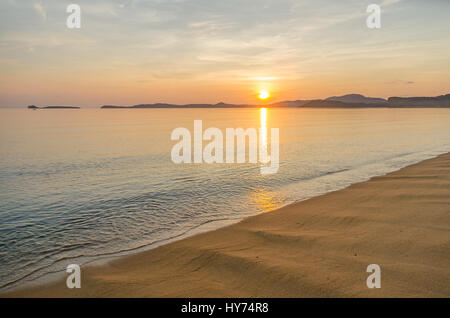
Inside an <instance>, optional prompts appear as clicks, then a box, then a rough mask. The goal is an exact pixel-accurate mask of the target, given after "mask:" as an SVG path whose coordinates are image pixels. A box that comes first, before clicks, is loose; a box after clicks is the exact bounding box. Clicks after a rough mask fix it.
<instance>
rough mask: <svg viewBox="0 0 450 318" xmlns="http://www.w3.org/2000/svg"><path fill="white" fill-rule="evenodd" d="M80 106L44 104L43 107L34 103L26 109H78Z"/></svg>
mask: <svg viewBox="0 0 450 318" xmlns="http://www.w3.org/2000/svg"><path fill="white" fill-rule="evenodd" d="M80 108H81V107H78V106H45V107H38V106H36V105H30V106H28V109H80Z"/></svg>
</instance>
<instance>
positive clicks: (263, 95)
mask: <svg viewBox="0 0 450 318" xmlns="http://www.w3.org/2000/svg"><path fill="white" fill-rule="evenodd" d="M269 97H270V94H269V92H268V91H266V90H261V91H260V92H259V96H258V98H259V99H268V98H269Z"/></svg>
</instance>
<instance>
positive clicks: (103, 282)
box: [1, 153, 450, 297]
mask: <svg viewBox="0 0 450 318" xmlns="http://www.w3.org/2000/svg"><path fill="white" fill-rule="evenodd" d="M442 161H444V162H447V163H448V164H447V166H446V167H447V169H444V170H445V171H444V172H445V173H444V174H443V175H442V176H436V177H441V178H442V179H443V182H444V183H445V184H449V185H450V153H446V154H442V155H439V156H437V157H435V158H431V159H426V160H424V161H421V162H419V163H416V164H413V165H410V166H406V167H404V168H401V169H400V170H397V171H394V172H391V173H388V174H386V175H383V176H378V177H372V178H371V179H370V180H368V181H363V182H360V183H355V184H352V185H350V186H349V187H347V188H344V189H341V190H336V191H333V192H328V193H326V194H323V195H320V196H316V197H312V198H309V199H306V200H304V201H300V202H295V203H291V204H288V205H286V206H284V207H282V208H279V209H276V210H274V211H271V212H268V213H265V214H260V215H255V216H250V217H247V218H245V219H243V220H242V221H240V222H238V223H233V224H232V225H228V226H225V227H221V228H219V229H216V230H211V231H207V232H202V233H200V234H194V235H193V236H188V237H187V238H183V239H181V240H175V241H174V242H169V243H163V245H161V246H158V247H156V248H152V249H149V250H147V251H142V252H137V253H133V254H129V255H125V256H117V257H118V258H116V257H114V258H113V259H112V260H110V261H106V263H105V264H103V265H87V266H86V267H85V268H82V286H83V285H84V284H83V283H86V285H84V286H86V287H84V288H81V289H79V290H69V289H67V288H66V286H65V277H64V278H62V277H61V279H57V280H56V281H53V282H48V283H47V284H44V285H42V284H39V286H33V287H30V286H29V285H28V284H26V286H17V287H13V288H12V289H11V290H7V291H5V292H2V295H1V296H6V297H96V296H100V297H116V296H118V297H120V296H122V297H147V296H150V297H166V296H170V297H240V296H244V297H303V296H305V297H310V296H312V297H323V296H325V297H328V296H334V297H336V296H337V297H340V296H341V294H340V293H339V292H338V293H336V294H334V293H333V292H331V291H330V290H328V291H327V288H326V287H325V286H323V287H320V288H319V290H322V289H323V291H322V292H319V294H316V292H317V290H315V289H314V288H313V290H315V292H312V291H309V292H305V291H303V292H301V293H298V291H297V292H290V293H285V292H286V290H284V291H281V290H278V291H276V290H277V286H276V284H273V285H272V286H273V288H270V289H273V290H272V291H270V290H268V289H266V290H265V289H261V290H259V289H258V290H257V291H255V290H253V289H252V288H250V289H252V292H247V293H244V294H241V293H237V294H235V293H230V291H232V290H234V289H235V287H234V288H232V289H230V290H229V289H227V288H225V287H227V286H226V285H228V283H227V281H228V279H225V278H221V275H217V274H218V273H216V271H217V270H214V269H213V268H211V264H208V263H213V264H215V265H217V267H218V268H219V269H221V271H225V272H224V274H226V275H225V276H226V277H228V276H231V278H235V277H234V276H241V274H240V267H243V268H244V269H245V270H247V268H248V269H250V268H253V267H254V268H253V269H254V270H261V267H262V269H265V267H266V266H264V265H267V264H264V258H267V260H268V261H269V263H270V264H271V266H275V268H276V267H277V266H276V265H274V264H272V263H275V264H276V263H278V261H276V260H275V259H274V258H273V255H271V256H272V257H269V255H266V257H261V258H259V256H255V258H256V260H257V261H255V259H253V258H249V257H248V256H245V255H239V257H237V258H236V255H234V254H236V253H237V254H240V253H239V252H238V250H239V249H238V250H235V248H232V246H240V245H242V247H244V246H245V250H248V251H249V253H250V254H254V251H252V249H256V250H259V249H260V248H261V246H259V244H255V245H252V246H251V247H250V246H248V244H249V242H248V241H246V240H242V239H244V238H246V237H247V236H249V233H248V227H249V226H250V228H251V229H252V231H251V232H252V233H253V234H252V235H250V236H254V235H256V236H257V238H256V241H260V240H262V242H266V243H269V244H274V243H275V242H274V241H277V237H278V236H280V237H281V238H283V237H284V240H282V242H280V244H281V246H280V249H279V250H275V251H274V250H269V251H265V253H266V254H267V253H268V254H274V253H275V254H277V253H280V251H282V250H283V249H287V250H291V249H294V250H295V251H296V252H297V253H298V252H299V251H298V249H299V248H300V247H301V246H296V244H294V243H297V245H298V243H299V242H298V241H302V239H303V240H304V239H305V237H302V235H300V237H302V239H299V237H297V236H298V234H302V233H301V231H300V233H296V232H292V230H293V229H291V227H292V226H293V224H286V221H287V220H285V219H286V218H287V219H292V218H294V219H296V220H300V221H302V219H304V218H305V217H306V216H305V215H301V214H300V215H299V212H302V211H301V210H305V206H307V207H308V206H311V205H312V206H313V208H314V206H316V208H317V206H319V207H320V211H321V210H323V208H324V207H323V203H321V202H320V201H324V200H325V201H329V200H330V199H329V198H330V197H334V196H336V195H337V196H338V197H339V196H341V194H342V193H346V192H354V191H355V188H360V187H363V188H364V187H365V186H367V184H370V185H372V184H373V183H376V182H377V181H378V180H379V179H390V178H392V176H393V175H394V176H395V175H403V177H406V178H407V179H409V178H410V176H408V172H409V170H427V169H428V168H430V167H429V166H434V165H436V164H438V165H439V164H440V163H442ZM422 166H423V167H422ZM421 168H422V169H421ZM405 170H406V175H404V174H405ZM425 179H426V178H425ZM419 181H420V180H419ZM448 188H449V189H450V187H448ZM381 190H383V189H381ZM426 190H427V189H425V191H426ZM441 190H442V191H444V189H441ZM409 196H411V197H414V194H409ZM351 197H352V196H350V199H352V198H351ZM356 197H358V196H356ZM449 198H450V190H448V191H447V192H446V194H444V195H443V200H444V205H446V206H447V211H449V210H448V206H449V205H450V199H449ZM337 201H339V200H337ZM372 201H373V200H372ZM360 203H362V204H364V203H365V204H368V203H370V199H369V200H368V202H364V201H360ZM400 203H402V202H400ZM404 203H405V205H407V206H408V205H409V204H406V202H404ZM339 204H342V202H341V203H339V202H338V205H339ZM383 204H384V203H383V202H378V205H383ZM382 208H383V207H382V206H378V207H377V209H378V210H379V209H382ZM402 208H403V207H402ZM297 210H300V211H297ZM331 210H333V209H331ZM331 212H334V213H331V214H332V216H334V217H337V216H338V215H339V213H337V215H335V214H336V211H331ZM279 214H281V215H282V216H280V217H279ZM319 214H320V213H319ZM340 214H344V215H345V211H341V212H340ZM317 216H318V215H316V217H317ZM308 217H312V218H314V213H308ZM341 217H342V215H341ZM345 217H348V216H345ZM352 217H355V215H353V216H352ZM358 217H362V215H358ZM277 218H281V219H277ZM266 219H269V221H270V222H269V223H267V222H265V221H267V220H266ZM344 223H345V222H344ZM351 223H352V222H351V218H350V219H349V225H350V224H351ZM296 224H299V223H296ZM319 224H320V223H319ZM338 224H339V222H338ZM443 224H445V225H447V226H448V225H449V222H448V221H447V222H446V223H443ZM320 225H321V226H322V227H323V226H325V227H329V226H330V224H320ZM267 227H269V228H271V231H269V232H270V233H266V232H267ZM273 227H275V228H276V232H280V233H279V234H276V233H272V232H273V230H274V229H273ZM286 227H287V228H286ZM264 228H266V230H264ZM448 229H450V227H448V228H447V231H448ZM318 230H319V229H317V228H312V229H308V233H309V232H311V231H312V232H314V233H309V234H308V235H312V237H313V238H316V239H323V237H322V236H323V233H322V235H321V234H320V233H321V231H319V232H318V233H316V232H317V231H318ZM286 231H287V232H289V233H285V232H286ZM335 231H336V230H333V229H330V228H327V229H326V232H335ZM400 232H402V231H400ZM229 234H233V235H232V236H235V237H233V238H232V239H228V238H227V237H228V236H229ZM303 234H304V233H303ZM328 234H330V233H328ZM336 234H339V235H338V236H339V237H340V236H342V234H343V233H336ZM308 235H306V241H309V240H310V239H311V237H309V236H308ZM316 236H317V237H316ZM210 238H211V239H212V240H209V239H210ZM239 238H240V239H239ZM251 238H252V239H253V240H254V239H255V238H254V237H251ZM343 238H344V239H345V240H348V239H349V238H348V237H345V235H344V237H343ZM203 240H204V241H203ZM313 241H314V240H313ZM211 242H214V244H213V245H212V246H211V244H212V243H211ZM449 242H450V240H446V241H445V242H444V245H446V246H447V245H449ZM284 243H286V244H284ZM300 243H301V242H300ZM292 244H293V245H294V246H291V245H292ZM286 245H287V246H286ZM323 247H324V248H326V246H323ZM230 248H231V250H230ZM303 248H304V249H306V250H309V249H310V247H309V246H308V245H306V246H303ZM347 248H348V247H347ZM180 249H181V250H180ZM183 249H188V250H190V251H191V252H192V253H191V254H192V255H190V254H186V252H184V251H183ZM223 249H225V250H227V251H228V252H227V253H225V254H224V253H222V252H221V251H222V250H223ZM230 252H231V253H230ZM300 252H302V251H301V248H300ZM303 252H305V251H303ZM230 254H231V255H230ZM319 254H320V253H319ZM444 254H445V255H444V257H443V260H441V261H443V262H444V263H445V264H446V265H450V259H449V255H450V253H449V252H447V253H444ZM283 256H285V255H283ZM308 256H309V258H312V259H314V258H315V256H313V254H311V255H309V254H308ZM356 256H358V254H357V253H355V255H354V257H356ZM438 256H439V255H438ZM334 257H338V255H334ZM391 257H393V256H392V255H391ZM281 258H283V257H281ZM394 258H395V257H394ZM197 259H199V260H200V264H198V265H199V267H198V268H197V269H195V270H194V271H192V268H191V265H192V263H197V261H196V260H197ZM202 259H203V262H201V260H202ZM171 260H172V261H173V262H171ZM175 260H185V261H186V264H185V266H181V265H177V264H173V263H175ZM310 261H311V260H310ZM322 261H323V262H324V263H325V265H327V262H328V263H329V262H330V260H329V259H327V258H323V259H322ZM234 263H236V264H234ZM288 263H289V264H288V265H289V266H288V267H292V266H293V265H294V264H295V263H296V262H293V263H292V260H290V261H289V262H288ZM313 263H314V262H313ZM313 263H311V264H309V265H310V266H306V270H305V272H315V270H314V266H313ZM139 264H140V265H139ZM258 264H260V265H258ZM368 264H370V263H368ZM368 264H367V265H368ZM138 265H139V266H138ZM238 265H239V266H238ZM285 265H287V264H279V265H278V266H281V267H282V268H284V267H285ZM297 265H298V266H299V268H302V267H305V264H302V262H298V264H297ZM335 265H336V264H335ZM380 265H381V264H380ZM147 266H148V269H151V270H149V271H148V272H147V271H146V270H145V268H146V267H147ZM230 267H231V268H234V270H231V269H230ZM235 267H236V268H235ZM319 267H320V266H319ZM269 268H270V266H269ZM447 268H450V267H449V266H447ZM364 269H365V268H364ZM364 269H361V271H360V272H359V271H358V272H359V273H358V275H359V276H361V278H362V277H366V275H368V274H366V273H365V270H364ZM382 269H383V266H382ZM266 270H267V268H266ZM155 271H156V272H158V274H155V273H154V272H155ZM205 271H206V272H208V273H209V274H210V276H211V277H210V278H209V279H208V277H207V276H208V275H206V276H205V274H206V273H205ZM263 271H264V270H263ZM105 272H106V273H109V274H107V276H108V277H110V279H111V280H112V281H116V280H117V279H119V278H120V279H119V281H120V282H121V284H122V285H123V286H122V287H119V286H117V284H116V283H112V282H111V281H109V279H105V277H104V275H105V274H103V273H105ZM198 272H200V273H198ZM219 272H220V271H219ZM252 272H253V271H252ZM169 273H170V275H169ZM174 274H175V276H176V277H178V278H179V280H180V281H181V282H182V284H180V285H181V286H185V287H189V288H188V290H185V289H184V288H181V286H179V285H178V283H177V282H176V281H175V282H174V279H173V276H174ZM248 274H250V276H252V275H254V273H248ZM270 274H271V275H275V276H279V275H281V273H277V272H275V273H272V272H271V273H270ZM316 274H317V273H316ZM355 274H356V273H355ZM446 274H447V276H449V275H448V271H447V273H446ZM141 275H142V276H143V277H141V278H140V279H139V276H141ZM199 275H200V278H201V280H202V281H203V283H204V288H202V287H201V286H199V285H198V284H199V282H198V279H197V278H198V277H197V276H199ZM284 275H287V276H295V277H297V276H299V275H300V273H299V272H298V269H295V268H292V270H291V271H287V272H286V273H284ZM189 276H193V277H197V278H196V279H194V282H195V283H194V282H193V281H192V277H189ZM269 276H270V275H269ZM281 276H283V275H281ZM300 276H302V275H300ZM313 276H315V275H313ZM329 276H333V273H332V272H331V273H329ZM86 277H87V278H86ZM125 277H127V279H124V278H125ZM145 277H146V278H145ZM163 278H165V279H163ZM242 279H244V282H241V283H242V284H244V285H245V278H244V277H242V278H241V280H242ZM335 279H337V278H335ZM127 280H129V281H130V282H132V281H138V282H139V283H138V286H140V287H142V288H140V289H139V290H140V291H134V292H132V291H128V292H127V291H125V290H127V289H128V288H127V287H129V285H130V283H129V282H128V283H127ZM155 280H156V281H157V282H158V284H157V285H158V286H159V287H157V288H156V289H153V288H154V287H152V284H148V283H151V282H154V281H155ZM327 280H328V281H329V280H330V277H328V278H327ZM442 280H445V277H442ZM447 280H448V279H447ZM208 281H212V282H214V283H215V284H217V283H218V282H220V284H219V286H221V288H219V287H218V286H216V287H214V288H213V290H211V286H208V284H207V282H208ZM319 281H321V280H319ZM171 282H172V283H171ZM187 282H190V283H189V284H187ZM31 283H32V282H31ZM321 283H323V282H321ZM111 284H112V285H111ZM230 284H231V283H230ZM284 284H288V285H290V284H289V282H288V281H286V282H284ZM435 284H437V285H439V286H441V285H442V281H441V283H440V284H439V283H437V282H435ZM119 285H120V284H119ZM131 285H133V283H131ZM147 285H149V286H147ZM192 285H194V286H195V287H194V286H192ZM307 285H311V286H310V287H315V288H317V286H314V285H315V283H314V281H311V282H308V284H307ZM331 285H333V284H331ZM360 285H361V286H362V287H364V288H365V289H366V290H364V289H362V290H361V292H362V291H364V292H365V293H363V294H361V295H360V294H356V296H363V297H372V296H370V294H371V293H372V294H373V296H374V297H379V296H388V297H391V294H390V293H389V292H388V293H387V294H385V293H384V292H383V288H382V289H380V290H369V289H367V287H365V278H364V280H363V281H361V284H360ZM449 285H450V284H447V286H449ZM45 286H46V287H47V288H46V289H45V290H43V289H42V287H45ZM111 286H115V287H118V290H116V288H114V289H115V290H116V291H115V292H114V291H111V290H110V287H111ZM145 286H147V288H145ZM299 286H301V284H300V285H299ZM299 286H297V287H299ZM269 287H270V286H269ZM122 289H123V291H121V290H122ZM367 291H369V293H368V294H367ZM130 292H131V294H130ZM366 294H367V295H369V296H367V295H366ZM344 295H345V296H352V294H350V295H348V294H344ZM414 295H416V296H417V295H419V296H428V293H424V294H420V293H419V294H413V295H412V296H414ZM430 295H432V296H437V297H441V296H443V297H446V296H447V297H448V296H450V288H449V287H447V288H446V289H445V288H444V289H443V290H442V291H439V290H438V291H437V293H436V291H432V293H431V294H430ZM399 296H401V297H409V296H411V295H408V294H402V293H400V294H399ZM394 297H396V296H394Z"/></svg>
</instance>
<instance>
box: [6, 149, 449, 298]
mask: <svg viewBox="0 0 450 318" xmlns="http://www.w3.org/2000/svg"><path fill="white" fill-rule="evenodd" d="M369 264H379V265H380V266H381V288H380V289H368V288H367V286H366V279H367V277H368V275H369V273H366V268H367V266H368V265H369ZM3 296H18V297H417V296H420V297H429V296H435V297H449V296H450V154H444V155H441V156H439V157H437V158H434V159H430V160H426V161H423V162H421V163H418V164H415V165H412V166H409V167H406V168H404V169H401V170H399V171H396V172H393V173H390V174H388V175H386V176H381V177H375V178H372V179H371V180H369V181H367V182H362V183H358V184H354V185H352V186H350V187H348V188H346V189H344V190H340V191H336V192H332V193H329V194H326V195H322V196H319V197H316V198H312V199H309V200H306V201H303V202H300V203H296V204H292V205H290V206H287V207H284V208H281V209H279V210H276V211H273V212H270V213H266V214H262V215H258V216H254V217H250V218H247V219H245V220H244V221H242V222H240V223H238V224H235V225H232V226H228V227H225V228H222V229H219V230H216V231H212V232H208V233H204V234H200V235H197V236H194V237H190V238H187V239H183V240H181V241H178V242H174V243H171V244H168V245H165V246H161V247H159V248H156V249H154V250H150V251H147V252H143V253H139V254H135V255H132V256H128V257H124V258H120V259H118V260H116V261H112V262H111V263H109V264H107V265H102V266H90V267H89V266H88V267H85V268H82V288H81V289H73V290H71V289H68V288H67V287H66V284H65V281H64V280H60V281H58V282H55V283H52V284H49V285H46V286H40V287H38V288H26V289H22V290H18V291H14V292H9V293H8V294H6V295H3Z"/></svg>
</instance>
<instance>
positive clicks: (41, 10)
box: [33, 3, 47, 21]
mask: <svg viewBox="0 0 450 318" xmlns="http://www.w3.org/2000/svg"><path fill="white" fill-rule="evenodd" d="M33 8H34V10H36V12H37V13H38V14H39V15H40V16H41V18H42V19H43V20H44V21H47V11H46V10H45V8H44V7H43V6H42V4H40V3H35V4H34V5H33Z"/></svg>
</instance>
